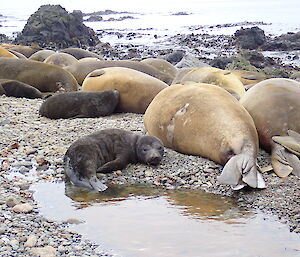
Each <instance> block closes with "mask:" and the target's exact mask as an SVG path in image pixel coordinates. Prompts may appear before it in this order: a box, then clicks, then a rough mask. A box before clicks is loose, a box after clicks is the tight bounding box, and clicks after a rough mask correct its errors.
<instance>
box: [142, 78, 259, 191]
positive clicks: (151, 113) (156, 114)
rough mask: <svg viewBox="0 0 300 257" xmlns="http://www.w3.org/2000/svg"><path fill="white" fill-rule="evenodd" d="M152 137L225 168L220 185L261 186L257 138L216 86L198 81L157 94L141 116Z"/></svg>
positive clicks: (241, 113)
mask: <svg viewBox="0 0 300 257" xmlns="http://www.w3.org/2000/svg"><path fill="white" fill-rule="evenodd" d="M144 125H145V127H146V129H147V131H148V134H149V135H151V136H156V137H158V138H160V139H161V140H162V142H163V143H164V145H165V146H167V147H169V148H172V149H174V150H176V151H179V152H182V153H186V154H193V155H199V156H202V157H207V158H209V159H211V160H213V161H215V162H217V163H220V164H222V165H224V169H223V171H222V174H221V176H220V177H219V181H220V182H221V183H224V184H230V185H232V186H234V188H235V189H239V188H242V187H244V186H245V185H249V186H251V187H254V188H264V187H265V183H264V181H263V178H262V176H261V174H260V173H259V172H258V171H257V169H256V156H257V151H258V136H257V132H256V128H255V125H254V122H253V120H252V118H251V116H250V115H249V114H248V112H247V111H246V110H245V109H244V108H243V107H242V106H241V104H240V103H239V102H238V101H237V100H236V99H235V98H234V97H233V96H232V95H231V94H229V93H228V92H226V91H225V90H223V89H222V88H220V87H217V86H214V85H209V84H204V83H199V84H194V85H172V86H169V87H167V88H165V89H163V90H162V91H160V92H159V93H158V94H157V95H156V97H155V98H154V99H153V101H152V102H151V103H150V105H149V107H148V108H147V110H146V112H145V115H144Z"/></svg>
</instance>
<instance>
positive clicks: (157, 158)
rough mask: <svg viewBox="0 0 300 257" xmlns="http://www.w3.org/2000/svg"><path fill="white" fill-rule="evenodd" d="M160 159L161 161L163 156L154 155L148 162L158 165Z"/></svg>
mask: <svg viewBox="0 0 300 257" xmlns="http://www.w3.org/2000/svg"><path fill="white" fill-rule="evenodd" d="M160 161H161V157H159V156H154V157H152V158H151V159H150V160H149V162H148V163H149V164H150V165H158V164H159V162H160Z"/></svg>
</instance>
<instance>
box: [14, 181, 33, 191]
mask: <svg viewBox="0 0 300 257" xmlns="http://www.w3.org/2000/svg"><path fill="white" fill-rule="evenodd" d="M16 186H18V187H19V188H20V189H21V190H26V189H28V188H29V187H30V184H28V183H25V182H20V183H16Z"/></svg>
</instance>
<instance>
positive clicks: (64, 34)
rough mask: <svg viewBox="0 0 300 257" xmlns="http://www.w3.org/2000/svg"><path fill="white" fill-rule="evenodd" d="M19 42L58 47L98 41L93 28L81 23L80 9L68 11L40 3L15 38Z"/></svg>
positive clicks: (94, 43)
mask: <svg viewBox="0 0 300 257" xmlns="http://www.w3.org/2000/svg"><path fill="white" fill-rule="evenodd" d="M16 42H17V43H19V44H29V43H32V42H36V43H39V44H40V45H41V46H46V45H47V46H49V45H54V46H56V47H59V48H65V47H69V46H76V47H81V46H82V45H88V46H94V45H96V44H98V43H99V39H98V38H97V36H96V35H95V32H94V31H93V29H91V28H89V27H87V26H85V25H84V24H83V14H82V12H81V11H73V12H72V13H68V12H67V11H66V10H65V9H64V8H63V7H61V6H60V5H42V6H41V7H40V8H39V9H38V10H37V11H36V12H35V13H34V14H32V15H31V16H30V17H29V19H28V21H27V23H26V25H25V27H24V29H23V30H22V32H21V33H20V34H19V35H18V37H17V38H16Z"/></svg>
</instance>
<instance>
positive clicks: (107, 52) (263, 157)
mask: <svg viewBox="0 0 300 257" xmlns="http://www.w3.org/2000/svg"><path fill="white" fill-rule="evenodd" d="M96 14H97V15H96ZM96 14H95V13H94V14H93V15H91V14H89V15H87V16H86V17H87V19H88V17H93V18H92V19H94V20H96V21H101V18H100V16H101V15H103V13H99V12H98V13H96ZM130 15H131V14H130V13H129V14H128V13H124V14H122V17H123V16H124V17H125V18H124V19H123V20H125V19H129V20H131V19H132V18H130V17H131V16H130ZM178 15H185V14H183V13H181V14H178ZM97 17H98V18H97ZM89 19H90V18H89ZM90 20H91V19H90ZM259 25H263V24H261V23H260V22H249V23H243V24H219V25H218V24H216V25H214V26H213V27H209V26H208V27H205V26H204V27H197V28H195V27H193V28H192V27H191V28H190V29H191V30H192V32H191V33H188V32H186V34H176V35H169V36H160V35H152V34H149V33H147V31H138V30H137V31H134V32H130V33H128V31H124V32H122V31H117V32H116V31H105V30H98V31H95V34H93V39H90V40H95V42H96V43H95V44H93V45H88V44H87V42H88V41H89V40H87V38H84V39H83V41H84V43H83V44H80V47H82V48H85V49H87V50H89V51H91V52H94V53H97V54H99V55H101V56H103V57H104V58H105V59H111V60H119V59H122V60H125V59H135V60H141V59H144V58H149V57H158V58H164V59H166V60H168V61H169V62H171V63H172V64H173V65H175V66H176V67H177V68H184V67H201V66H206V65H211V66H214V67H218V68H222V69H225V68H231V69H247V70H251V71H258V72H263V73H264V74H265V75H266V76H268V77H287V78H292V79H297V80H299V78H300V71H299V51H300V50H299V49H300V40H299V39H300V36H299V33H300V32H297V33H287V34H283V35H280V36H270V35H265V34H264V31H263V30H262V29H260V28H258V27H257V26H259ZM221 27H223V28H225V27H238V28H239V29H237V31H236V32H235V34H234V35H212V34H209V33H206V32H205V31H207V30H209V29H213V28H221ZM241 27H242V28H241ZM245 27H246V28H245ZM195 29H196V31H197V32H196V33H195ZM203 31H204V32H203ZM108 37H118V38H126V39H127V42H128V43H127V44H125V43H114V44H112V43H110V42H107V41H105V39H106V38H108ZM149 37H151V38H152V37H153V38H154V42H155V43H154V44H149V46H147V45H145V44H138V43H136V42H135V41H134V40H135V39H137V38H145V40H147V38H149ZM153 38H152V39H153ZM19 40H20V41H19V42H20V43H23V44H26V43H28V42H26V41H25V39H24V37H23V38H19ZM85 40H87V41H85ZM98 40H99V41H98ZM131 41H132V42H135V43H130V42H131ZM12 42H13V40H12V39H11V38H9V37H6V36H5V35H2V36H1V43H12ZM66 42H67V41H61V43H62V44H61V45H60V44H57V43H53V44H50V43H49V42H47V43H45V44H41V46H42V47H43V48H45V49H52V50H58V49H59V48H61V47H65V46H68V45H70V44H74V42H67V43H66ZM245 42H247V43H249V42H253V44H252V45H245V44H244V43H245ZM77 47H78V45H77ZM271 52H276V53H279V54H278V55H276V56H275V57H274V55H273V56H272V54H270V53H271ZM42 102H43V100H41V99H25V98H14V97H7V96H0V129H1V140H0V182H1V187H0V190H1V196H0V208H1V214H0V220H1V224H0V252H1V256H112V254H111V253H107V252H105V251H104V250H103V249H102V248H101V245H97V244H95V243H94V242H91V241H89V240H87V239H85V238H84V237H82V235H80V234H78V233H75V232H73V231H72V230H71V229H70V225H74V224H76V223H78V222H80V221H79V220H76V219H73V218H72V217H70V218H69V219H67V220H64V221H63V222H58V221H55V220H50V219H48V218H46V217H44V216H43V215H42V214H41V213H40V212H39V206H38V204H37V202H36V200H35V199H34V197H33V191H32V189H31V186H32V185H34V184H35V183H37V182H39V181H50V182H53V183H55V182H58V181H64V169H63V156H64V154H65V152H66V150H67V149H68V147H69V146H70V145H71V144H72V143H73V142H74V141H75V140H76V139H78V138H79V137H82V136H84V135H87V134H90V133H92V132H94V131H96V130H99V129H104V128H122V129H126V130H130V131H133V132H137V133H141V134H144V133H145V128H144V125H143V115H141V114H134V113H118V114H113V115H111V116H107V117H102V118H79V119H58V120H51V119H47V118H45V117H41V116H40V115H39V113H38V110H39V108H40V106H41V104H42ZM258 164H259V165H260V166H261V167H266V166H268V165H269V164H270V156H269V154H268V153H266V152H265V151H264V150H260V153H259V156H258ZM221 170H222V166H221V165H219V164H216V163H214V162H213V161H210V160H208V159H205V158H202V157H199V156H191V155H186V154H181V153H178V152H176V151H173V150H171V149H168V148H166V149H165V156H164V158H163V160H162V162H161V164H160V165H159V166H158V167H155V168H154V167H150V166H147V165H143V164H130V165H128V167H127V168H126V169H124V170H118V171H116V172H113V173H112V174H103V175H99V178H100V179H101V180H102V181H103V182H104V183H107V184H108V185H110V184H118V185H124V186H126V185H132V184H143V185H150V186H153V187H159V188H163V189H166V190H170V191H172V190H177V189H183V190H191V191H197V190H201V191H205V192H208V193H213V194H217V195H222V196H228V197H231V198H233V199H234V200H235V201H236V203H237V206H238V207H239V208H241V209H244V210H253V209H254V210H260V211H262V212H263V213H268V214H272V215H275V216H276V217H277V218H278V219H279V220H280V221H281V222H282V223H285V224H287V226H288V227H289V230H290V231H291V233H300V207H299V206H300V197H299V196H300V180H299V178H298V177H296V176H294V175H292V174H291V175H289V176H288V177H287V178H279V177H277V176H276V175H275V174H274V173H273V172H272V171H270V172H264V173H263V177H264V179H265V181H266V185H267V188H266V189H262V190H257V189H249V188H246V189H243V190H241V191H233V190H232V189H231V188H230V186H224V185H220V184H219V183H218V182H217V176H218V175H219V174H220V173H221ZM58 211H59V210H58ZM99 233H101V231H100V232H99ZM294 250H295V252H296V253H298V252H299V253H300V246H296V247H295V249H294Z"/></svg>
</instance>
